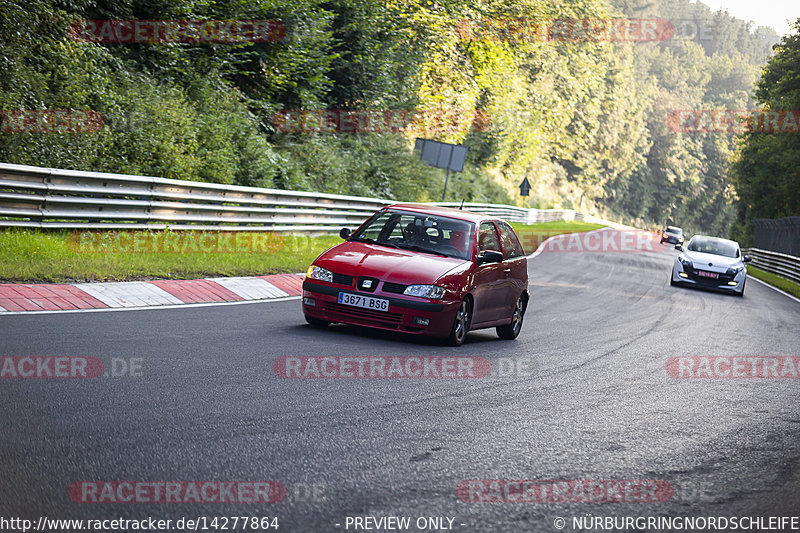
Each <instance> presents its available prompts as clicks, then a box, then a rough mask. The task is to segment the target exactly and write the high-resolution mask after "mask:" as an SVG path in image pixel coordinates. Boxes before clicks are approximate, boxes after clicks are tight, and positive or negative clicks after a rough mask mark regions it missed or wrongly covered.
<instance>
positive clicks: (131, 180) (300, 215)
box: [0, 163, 631, 233]
mask: <svg viewBox="0 0 800 533" xmlns="http://www.w3.org/2000/svg"><path fill="white" fill-rule="evenodd" d="M391 203H393V202H391V201H389V200H383V199H379V198H366V197H359V196H343V195H337V194H322V193H315V192H302V191H286V190H280V189H263V188H258V187H241V186H236V185H222V184H218V183H205V182H197V181H186V180H174V179H165V178H154V177H147V176H129V175H125V174H107V173H102V172H82V171H76V170H60V169H51V168H41V167H32V166H24V165H11V164H7V163H0V227H23V228H49V229H108V230H115V229H150V230H160V229H166V228H167V227H169V228H170V229H175V230H181V229H192V230H220V231H295V232H319V233H329V232H337V231H339V229H340V228H342V227H343V226H350V227H354V226H358V225H360V224H361V223H362V222H363V221H364V220H365V219H366V218H367V217H369V216H370V215H371V214H372V213H374V212H375V211H377V210H378V209H380V208H381V207H383V206H386V205H389V204H391ZM433 205H440V206H447V207H459V206H460V205H461V204H460V203H457V202H437V203H435V204H433ZM463 207H464V209H465V210H468V211H473V212H476V213H481V214H486V215H489V216H497V217H500V218H504V219H506V220H508V221H511V222H521V223H526V224H533V223H536V222H552V221H556V220H568V221H569V220H585V221H587V222H599V223H604V224H607V225H610V226H613V227H620V229H631V228H628V227H627V226H621V225H619V224H615V223H613V222H609V221H604V220H602V219H598V218H597V217H593V216H591V215H584V214H582V213H577V212H576V211H574V210H572V209H527V208H524V207H517V206H513V205H496V204H487V203H465V204H464V206H463Z"/></svg>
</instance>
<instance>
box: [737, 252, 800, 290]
mask: <svg viewBox="0 0 800 533" xmlns="http://www.w3.org/2000/svg"><path fill="white" fill-rule="evenodd" d="M742 253H744V254H745V255H749V256H750V257H751V258H752V259H753V261H752V263H751V264H752V265H753V266H754V267H756V268H759V269H761V270H763V271H765V272H770V273H772V274H776V275H778V276H781V277H783V278H786V279H789V280H792V281H794V282H795V283H800V257H796V256H794V255H787V254H782V253H779V252H771V251H769V250H761V249H759V248H746V249H745V250H743V251H742Z"/></svg>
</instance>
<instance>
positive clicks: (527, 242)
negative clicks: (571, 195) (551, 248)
mask: <svg viewBox="0 0 800 533" xmlns="http://www.w3.org/2000/svg"><path fill="white" fill-rule="evenodd" d="M511 226H512V227H513V228H514V231H516V232H517V235H519V240H520V242H522V247H523V248H524V249H525V253H527V254H532V253H533V252H535V251H536V249H537V248H538V247H539V245H540V244H541V243H542V241H544V240H546V239H547V238H548V237H552V236H553V235H561V234H563V233H582V232H584V231H592V230H595V229H600V228H603V227H605V226H603V225H602V224H592V223H589V222H578V221H571V222H566V221H563V220H559V221H556V222H539V223H538V224H520V223H512V224H511Z"/></svg>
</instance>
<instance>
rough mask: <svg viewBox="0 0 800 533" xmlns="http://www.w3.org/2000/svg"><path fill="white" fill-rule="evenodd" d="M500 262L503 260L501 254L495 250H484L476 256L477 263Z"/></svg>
mask: <svg viewBox="0 0 800 533" xmlns="http://www.w3.org/2000/svg"><path fill="white" fill-rule="evenodd" d="M502 262H503V254H502V253H500V252H497V251H495V250H486V251H485V252H483V253H482V254H480V255H479V256H478V264H479V265H483V264H484V263H502Z"/></svg>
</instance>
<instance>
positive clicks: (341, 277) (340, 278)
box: [333, 274, 353, 287]
mask: <svg viewBox="0 0 800 533" xmlns="http://www.w3.org/2000/svg"><path fill="white" fill-rule="evenodd" d="M333 282H334V283H337V284H339V285H347V286H348V287H352V286H353V276H348V275H346V274H334V275H333Z"/></svg>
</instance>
